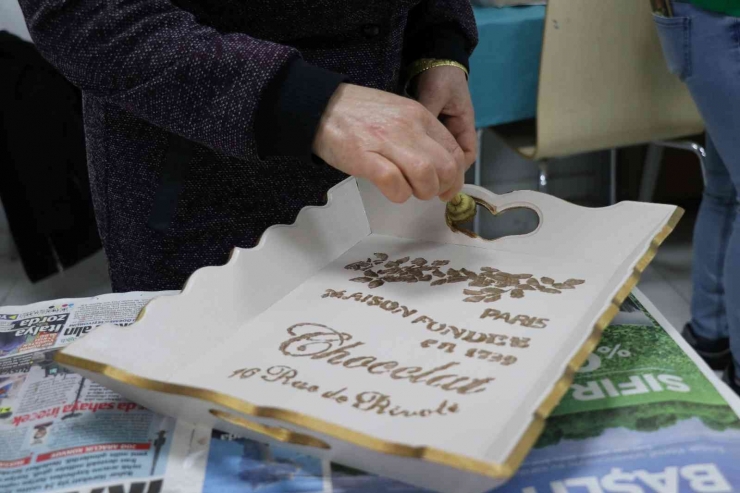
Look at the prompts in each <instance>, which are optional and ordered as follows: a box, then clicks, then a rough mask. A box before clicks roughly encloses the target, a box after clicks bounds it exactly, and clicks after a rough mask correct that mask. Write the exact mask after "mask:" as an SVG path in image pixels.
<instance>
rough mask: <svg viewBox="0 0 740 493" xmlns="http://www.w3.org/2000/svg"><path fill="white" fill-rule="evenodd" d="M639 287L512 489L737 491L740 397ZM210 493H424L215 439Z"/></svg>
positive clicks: (555, 492) (542, 492)
mask: <svg viewBox="0 0 740 493" xmlns="http://www.w3.org/2000/svg"><path fill="white" fill-rule="evenodd" d="M686 349H688V347H687V346H686V344H685V343H684V342H683V340H682V339H681V338H680V335H679V334H678V333H677V332H676V331H675V329H673V328H672V327H671V326H670V324H669V323H668V322H667V321H666V320H665V319H664V318H663V317H662V316H661V315H660V314H659V313H658V312H657V310H655V308H654V307H653V306H652V305H651V304H650V302H649V301H648V300H647V299H645V297H644V296H643V295H642V294H640V293H639V292H638V291H635V293H634V294H633V295H632V296H630V298H628V299H627V301H626V302H625V303H624V305H623V307H622V309H621V312H620V314H619V315H618V316H617V317H616V318H615V320H614V322H613V323H612V325H611V326H610V327H609V328H608V329H607V330H606V332H605V334H604V337H603V339H602V340H601V342H600V345H599V346H598V348H597V349H596V351H595V352H594V353H593V354H592V355H591V356H590V358H589V359H588V361H587V363H586V364H585V365H584V366H583V368H582V369H581V371H580V372H579V374H578V376H577V378H576V379H575V381H574V383H573V385H572V386H571V389H570V391H569V392H568V394H567V396H566V397H565V399H563V401H562V402H561V404H560V405H559V407H558V408H557V409H556V411H555V412H554V413H553V414H552V416H551V417H550V418H549V420H548V423H547V427H546V429H545V432H544V433H543V435H542V436H541V438H540V439H539V442H538V443H537V445H536V447H535V448H534V449H533V450H532V452H531V453H530V454H529V456H528V458H527V459H526V460H525V462H524V464H523V465H522V467H521V468H520V470H519V472H518V473H517V475H516V476H515V477H514V478H513V479H511V480H510V481H509V482H508V483H507V484H505V485H504V486H502V487H501V488H499V489H497V490H496V491H501V492H506V493H509V492H510V493H514V492H516V493H609V492H628V493H642V492H646V493H647V492H655V493H679V492H696V493H699V492H702V493H704V492H716V493H718V492H722V493H724V492H727V493H729V492H734V491H740V419H739V418H738V415H739V413H740V399H738V398H737V396H735V395H734V394H732V393H731V392H730V391H729V389H727V388H726V387H725V386H724V384H722V383H721V382H719V380H718V379H717V377H716V376H715V375H714V374H712V372H711V371H710V370H709V369H708V368H707V367H706V366H705V365H704V364H703V363H702V362H700V361H698V357H697V356H696V355H695V353H693V351H691V352H690V353H689V352H686ZM203 491H204V493H216V492H218V493H236V492H239V493H246V492H260V493H288V492H326V493H331V492H333V493H344V492H346V493H422V492H423V491H424V490H421V489H418V488H415V487H412V486H407V485H405V484H403V483H399V482H397V481H393V480H390V479H387V478H382V477H378V476H373V475H370V474H368V473H365V472H362V471H358V470H355V469H350V468H347V467H344V466H339V465H336V464H328V463H325V462H322V461H320V460H318V459H313V458H310V457H307V456H302V455H299V454H296V453H295V452H293V451H291V450H290V449H287V448H282V447H268V446H266V445H261V444H258V443H257V442H252V441H249V440H244V439H239V438H236V437H234V436H229V435H224V434H220V433H215V434H214V437H213V440H212V442H211V450H210V453H209V456H208V466H207V470H206V478H205V483H204V490H203Z"/></svg>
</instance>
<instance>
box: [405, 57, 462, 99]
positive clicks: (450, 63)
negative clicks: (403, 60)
mask: <svg viewBox="0 0 740 493" xmlns="http://www.w3.org/2000/svg"><path fill="white" fill-rule="evenodd" d="M437 67H454V68H456V69H458V70H461V71H462V72H463V73H464V74H465V79H466V80H467V78H468V69H467V68H466V67H465V65H463V64H461V63H459V62H456V61H454V60H445V59H438V58H420V59H418V60H416V61H415V62H412V63H411V64H409V65H408V67H406V70H405V73H404V85H403V93H404V94H405V95H409V92H408V90H409V86H410V85H411V83H412V81H413V80H414V79H416V78H417V77H418V76H419V75H421V74H423V73H424V72H426V71H428V70H431V69H433V68H437Z"/></svg>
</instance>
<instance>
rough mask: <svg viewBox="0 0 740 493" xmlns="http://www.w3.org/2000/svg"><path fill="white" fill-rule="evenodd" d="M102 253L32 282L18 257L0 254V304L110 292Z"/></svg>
mask: <svg viewBox="0 0 740 493" xmlns="http://www.w3.org/2000/svg"><path fill="white" fill-rule="evenodd" d="M110 291H111V288H110V280H109V278H108V266H107V263H106V259H105V255H104V254H103V252H99V253H97V254H95V255H93V256H92V257H90V258H88V259H86V260H84V261H83V262H80V263H79V264H77V265H75V266H74V267H72V268H70V269H69V270H66V271H64V272H62V273H61V274H58V275H56V276H54V277H51V278H48V279H45V280H43V281H41V282H38V283H36V284H32V283H31V282H30V281H29V280H28V278H27V277H26V274H25V273H24V272H23V267H22V265H21V263H20V261H19V260H18V259H13V258H11V257H9V256H7V255H6V256H3V257H0V306H9V305H27V304H29V303H35V302H37V301H49V300H54V299H59V298H82V297H88V296H95V295H98V294H105V293H110Z"/></svg>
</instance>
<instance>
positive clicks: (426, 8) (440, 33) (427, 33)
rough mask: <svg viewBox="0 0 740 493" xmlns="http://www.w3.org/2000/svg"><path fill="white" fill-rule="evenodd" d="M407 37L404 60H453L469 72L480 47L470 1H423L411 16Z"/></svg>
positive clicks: (408, 62)
mask: <svg viewBox="0 0 740 493" xmlns="http://www.w3.org/2000/svg"><path fill="white" fill-rule="evenodd" d="M407 26H408V27H407V28H406V33H405V35H404V61H405V63H407V64H410V63H413V62H414V61H416V60H419V59H421V58H435V59H440V60H452V61H455V62H458V63H460V64H461V65H463V66H464V67H465V68H466V69H469V68H470V65H469V63H468V59H469V57H470V54H471V53H472V52H473V49H474V48H475V46H476V45H477V44H478V29H477V28H476V25H475V18H474V17H473V9H472V7H471V6H470V0H422V2H421V3H420V4H419V5H417V6H416V7H414V8H413V9H412V10H411V12H410V13H409V18H408V22H407Z"/></svg>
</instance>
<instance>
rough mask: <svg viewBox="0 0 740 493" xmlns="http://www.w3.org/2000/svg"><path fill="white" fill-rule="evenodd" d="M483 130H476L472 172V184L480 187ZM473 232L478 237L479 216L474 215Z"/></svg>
mask: <svg viewBox="0 0 740 493" xmlns="http://www.w3.org/2000/svg"><path fill="white" fill-rule="evenodd" d="M483 130H484V129H482V128H479V129H478V132H477V134H478V152H477V153H476V155H475V169H474V170H473V173H474V176H475V177H474V181H473V183H474V184H475V185H476V186H478V187H480V186H482V184H481V168H482V164H483ZM473 232H474V233H475V234H477V235H480V214H476V215H475V219H473Z"/></svg>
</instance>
